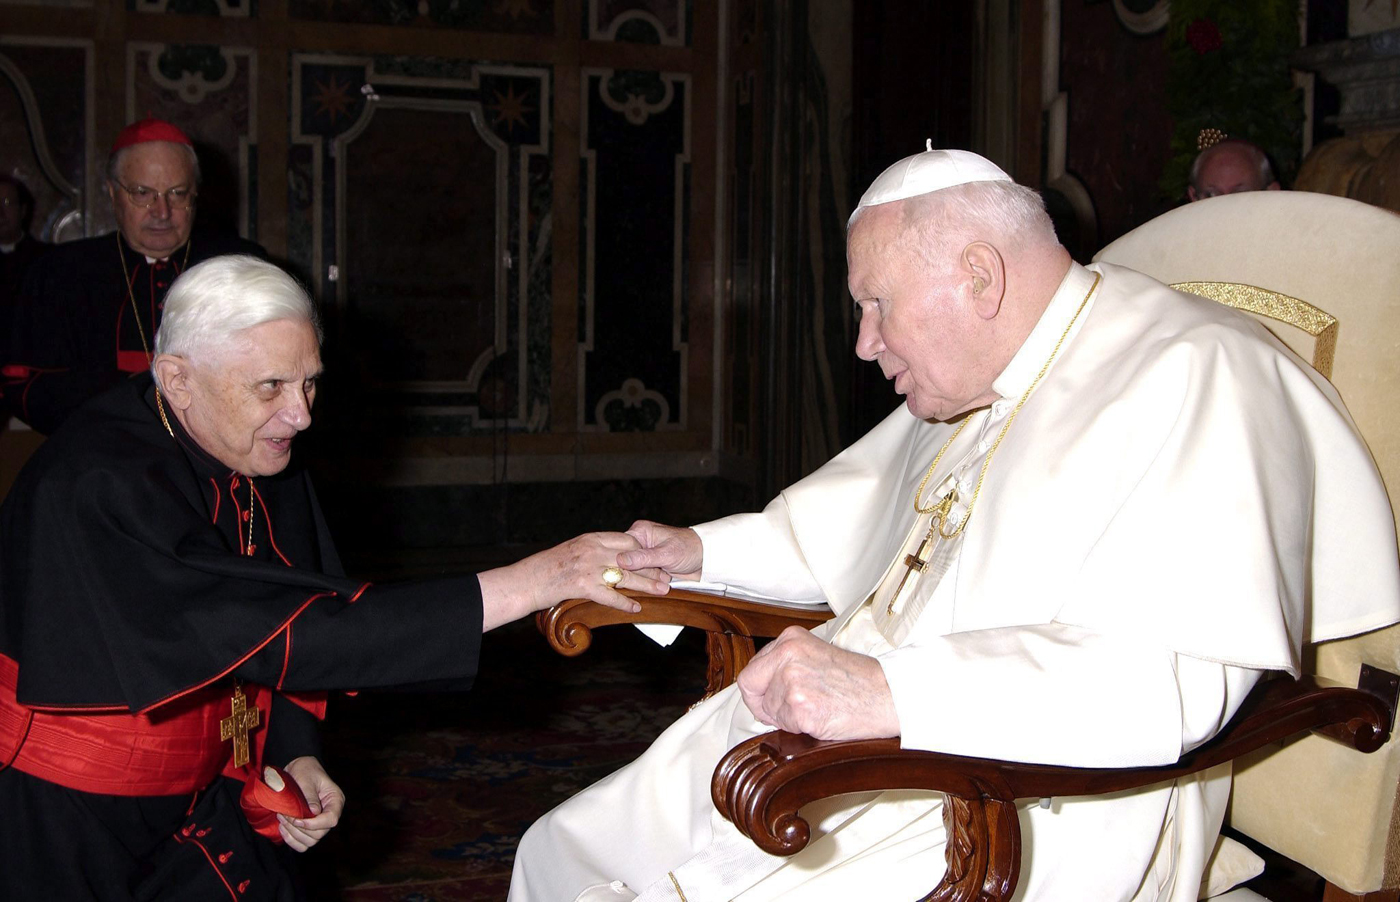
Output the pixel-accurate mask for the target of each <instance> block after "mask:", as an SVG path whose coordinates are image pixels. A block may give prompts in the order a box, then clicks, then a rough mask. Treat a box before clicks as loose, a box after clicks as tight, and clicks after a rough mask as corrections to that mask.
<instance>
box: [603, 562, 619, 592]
mask: <svg viewBox="0 0 1400 902" xmlns="http://www.w3.org/2000/svg"><path fill="white" fill-rule="evenodd" d="M620 582H622V569H621V568H620V567H609V568H607V569H606V570H604V571H603V585H605V586H607V587H608V588H609V589H616V588H617V586H618V583H620Z"/></svg>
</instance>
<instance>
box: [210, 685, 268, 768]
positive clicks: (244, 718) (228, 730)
mask: <svg viewBox="0 0 1400 902" xmlns="http://www.w3.org/2000/svg"><path fill="white" fill-rule="evenodd" d="M231 701H232V702H233V713H232V714H230V715H229V716H228V717H225V718H224V719H223V720H221V721H219V739H220V740H224V739H232V740H233V766H234V767H242V766H243V765H245V764H247V763H248V731H249V730H251V729H253V727H256V726H257V725H258V723H259V721H260V720H261V719H262V712H261V711H259V710H258V708H257V707H256V706H254V707H252V708H249V707H248V697H247V696H245V695H244V694H243V687H242V686H240V685H239V684H237V683H234V684H233V698H232V700H231Z"/></svg>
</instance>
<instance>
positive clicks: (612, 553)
mask: <svg viewBox="0 0 1400 902" xmlns="http://www.w3.org/2000/svg"><path fill="white" fill-rule="evenodd" d="M636 548H637V540H636V539H634V538H632V537H631V536H629V535H627V534H626V533H623V532H591V533H586V534H584V535H581V536H578V537H576V538H573V539H569V540H568V541H567V542H561V543H560V544H558V545H555V546H554V547H553V548H547V549H545V550H544V551H541V552H539V553H538V554H532V555H530V556H529V557H527V558H525V559H524V560H521V561H517V562H516V563H514V564H511V565H510V566H508V567H498V568H496V569H495V570H487V571H486V572H484V573H479V574H477V580H478V581H479V582H480V583H481V597H482V609H483V610H482V614H483V621H482V626H483V628H484V629H488V630H489V629H492V628H494V627H497V626H500V625H501V624H503V623H509V622H510V621H512V620H515V619H517V618H520V617H524V616H525V615H526V614H531V613H533V612H535V611H542V610H544V609H545V608H548V607H550V606H552V605H556V604H558V603H559V602H561V601H565V600H566V599H570V598H587V599H590V600H592V601H596V602H598V603H599V604H604V605H607V606H608V607H610V608H617V609H618V610H620V611H628V612H631V613H634V614H635V613H636V612H637V611H640V610H641V609H642V607H641V605H639V604H637V603H636V602H635V601H633V600H632V599H630V598H628V597H627V596H625V595H623V594H622V593H620V592H618V591H616V589H613V588H610V587H608V586H607V585H605V584H604V583H603V571H604V570H606V569H607V568H609V567H617V566H618V556H619V554H620V553H621V552H624V551H631V550H634V549H636ZM617 588H621V589H635V590H638V591H641V592H647V593H650V594H652V595H665V594H666V592H667V590H668V589H669V588H670V580H669V578H668V577H667V576H666V574H665V573H662V572H661V571H659V570H655V569H652V568H645V569H639V570H627V569H623V577H622V582H621V583H619V584H618V586H617Z"/></svg>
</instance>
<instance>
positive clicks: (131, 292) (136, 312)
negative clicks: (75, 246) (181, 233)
mask: <svg viewBox="0 0 1400 902" xmlns="http://www.w3.org/2000/svg"><path fill="white" fill-rule="evenodd" d="M112 234H113V235H115V236H116V238H117V259H119V260H121V261H122V283H123V284H125V285H126V296H127V299H128V300H130V301H131V315H132V318H133V319H135V320H136V334H137V335H140V336H141V350H142V351H144V352H145V353H146V360H147V362H148V363H149V361H150V358H151V346H150V345H149V344H147V343H146V327H145V326H143V325H141V309H140V308H139V307H137V306H136V289H135V288H134V287H132V284H131V272H130V270H128V269H127V268H126V251H124V250H122V233H121V231H120V230H118V231H116V232H113V233H112ZM193 244H194V239H193V238H186V239H185V259H184V260H182V261H180V269H179V271H177V272H176V273H175V275H177V276H178V275H180V273H183V272H184V271H185V270H187V269H189V268H190V247H191V245H193ZM137 253H140V252H139V251H138V252H137ZM118 340H120V339H118ZM159 403H160V392H159V391H157V392H156V404H159ZM161 419H162V420H164V419H165V415H164V413H162V414H161ZM165 428H166V430H167V431H168V430H169V429H170V424H169V423H166V424H165ZM171 438H174V433H171Z"/></svg>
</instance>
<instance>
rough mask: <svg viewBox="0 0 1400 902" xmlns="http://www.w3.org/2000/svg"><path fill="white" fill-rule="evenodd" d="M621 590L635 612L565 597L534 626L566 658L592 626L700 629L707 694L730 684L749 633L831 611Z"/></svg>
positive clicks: (747, 649) (583, 646)
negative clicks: (705, 657) (651, 625)
mask: <svg viewBox="0 0 1400 902" xmlns="http://www.w3.org/2000/svg"><path fill="white" fill-rule="evenodd" d="M621 591H622V594H623V595H626V596H627V597H629V598H633V599H636V600H637V601H638V602H639V603H640V604H641V606H642V610H641V611H640V612H639V613H636V614H629V613H627V612H626V611H619V610H617V609H616V608H610V607H607V606H606V605H601V604H598V603H597V602H593V601H589V600H588V599H586V598H571V599H569V600H568V601H564V602H561V603H560V604H557V605H555V606H554V607H552V608H550V609H549V610H547V611H541V612H539V613H538V614H536V615H535V624H536V625H537V626H538V627H539V629H540V632H541V633H543V634H544V637H545V638H546V639H547V640H548V641H549V644H550V646H552V647H553V648H554V650H555V651H557V652H559V653H560V654H563V655H568V656H570V657H573V656H575V655H581V654H583V653H584V652H585V651H587V650H588V646H589V645H591V644H592V643H593V629H594V627H599V626H610V625H612V624H615V623H664V624H674V625H677V626H693V627H695V628H697V629H702V630H704V631H705V636H706V642H707V644H708V649H709V656H710V664H709V671H708V673H707V674H706V678H707V685H706V689H705V695H706V696H707V697H708V696H710V695H713V694H714V693H715V692H718V691H719V690H720V689H723V688H724V687H725V686H728V685H729V684H730V683H732V682H734V678H735V677H736V676H738V674H739V671H741V670H743V669H744V665H745V664H747V663H749V659H750V658H752V657H753V654H754V644H753V640H754V637H755V636H776V635H778V634H779V633H781V632H782V631H783V630H784V629H785V628H787V627H789V626H793V625H796V626H801V627H804V628H806V629H811V628H813V627H815V626H819V625H821V624H822V623H825V622H826V621H827V620H830V619H831V611H830V609H828V608H826V607H820V608H796V607H782V606H778V605H771V604H763V603H761V602H756V601H744V600H742V599H738V598H726V597H724V596H722V595H710V594H708V593H705V592H691V591H688V590H685V589H672V590H671V592H670V594H667V595H647V594H645V593H643V592H637V591H633V590H631V589H623V590H621Z"/></svg>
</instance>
